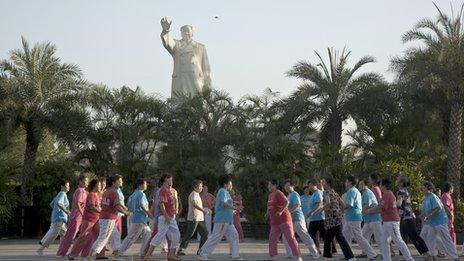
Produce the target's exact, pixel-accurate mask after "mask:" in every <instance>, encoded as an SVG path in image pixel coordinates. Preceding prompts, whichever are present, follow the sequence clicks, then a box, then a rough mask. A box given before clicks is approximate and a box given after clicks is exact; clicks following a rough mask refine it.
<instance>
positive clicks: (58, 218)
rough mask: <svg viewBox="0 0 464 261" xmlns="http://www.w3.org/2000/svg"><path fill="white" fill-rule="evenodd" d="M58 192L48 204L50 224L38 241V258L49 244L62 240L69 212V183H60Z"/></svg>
mask: <svg viewBox="0 0 464 261" xmlns="http://www.w3.org/2000/svg"><path fill="white" fill-rule="evenodd" d="M60 188H61V190H60V192H59V193H58V194H57V195H56V196H55V198H54V199H53V200H52V202H51V203H50V206H51V207H52V215H51V224H50V229H49V230H48V232H47V233H46V234H45V236H44V237H43V238H42V239H41V240H40V241H39V244H40V247H39V249H38V250H37V254H38V255H39V256H42V255H43V251H44V249H45V248H48V247H49V246H50V244H51V243H52V242H53V241H54V240H55V239H56V238H57V237H58V235H59V236H60V238H63V236H64V234H65V233H66V222H68V215H69V214H70V211H69V200H68V196H67V195H66V193H68V192H69V181H67V180H61V181H60Z"/></svg>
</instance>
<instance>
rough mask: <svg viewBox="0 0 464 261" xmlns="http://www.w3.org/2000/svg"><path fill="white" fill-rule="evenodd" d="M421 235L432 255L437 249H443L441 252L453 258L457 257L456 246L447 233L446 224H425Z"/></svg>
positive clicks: (435, 253) (434, 254)
mask: <svg viewBox="0 0 464 261" xmlns="http://www.w3.org/2000/svg"><path fill="white" fill-rule="evenodd" d="M421 237H422V238H423V239H424V241H425V244H427V247H428V248H429V251H430V253H432V255H433V256H436V255H437V250H438V249H443V250H444V251H443V252H444V253H446V254H448V255H449V256H450V257H452V258H453V259H458V258H459V256H458V251H457V250H456V246H455V245H454V243H453V240H452V239H451V236H450V234H449V230H448V224H441V225H438V226H434V227H432V226H429V225H425V226H424V227H423V228H422V231H421Z"/></svg>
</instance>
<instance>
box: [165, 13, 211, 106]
mask: <svg viewBox="0 0 464 261" xmlns="http://www.w3.org/2000/svg"><path fill="white" fill-rule="evenodd" d="M171 24H172V21H170V20H168V19H167V18H166V17H164V18H163V19H161V26H162V28H163V32H161V41H162V42H163V46H164V47H165V48H166V50H168V52H169V53H170V54H171V55H172V58H173V60H174V70H173V73H172V86H171V98H176V97H177V96H178V95H188V96H190V97H193V96H195V95H197V94H199V93H200V92H203V91H204V90H205V89H210V88H211V78H210V68H209V61H208V55H207V54H206V48H205V46H204V45H203V44H201V43H198V42H195V41H193V26H191V25H184V26H182V27H181V28H180V31H181V33H182V39H181V40H175V39H173V38H172V35H171Z"/></svg>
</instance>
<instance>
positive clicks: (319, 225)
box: [306, 179, 325, 249]
mask: <svg viewBox="0 0 464 261" xmlns="http://www.w3.org/2000/svg"><path fill="white" fill-rule="evenodd" d="M318 185H319V181H318V180H316V179H312V180H310V181H309V182H308V188H309V191H311V193H312V194H311V198H310V201H309V205H310V207H309V211H308V213H307V214H306V217H307V218H309V220H310V222H309V235H311V237H312V238H313V240H314V242H316V246H317V248H318V249H320V242H319V237H320V238H324V235H325V227H324V219H325V213H324V209H323V208H324V202H323V193H322V191H321V190H320V189H319V188H318V187H317V186H318ZM318 233H319V237H318V236H317V234H318Z"/></svg>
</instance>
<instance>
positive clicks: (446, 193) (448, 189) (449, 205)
mask: <svg viewBox="0 0 464 261" xmlns="http://www.w3.org/2000/svg"><path fill="white" fill-rule="evenodd" d="M453 191H454V187H453V185H451V183H449V182H447V183H445V186H444V188H443V195H441V202H442V203H443V206H444V207H445V211H446V215H447V216H448V229H449V233H450V236H451V239H452V240H453V243H454V244H455V245H456V232H455V231H454V204H453V199H452V198H451V194H453Z"/></svg>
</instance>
